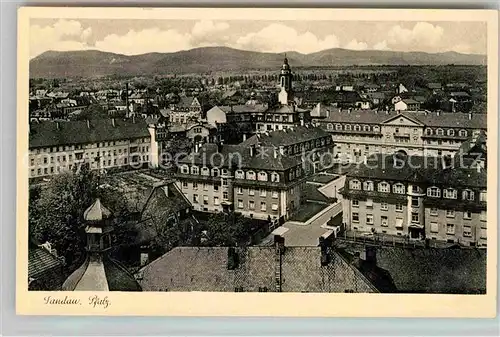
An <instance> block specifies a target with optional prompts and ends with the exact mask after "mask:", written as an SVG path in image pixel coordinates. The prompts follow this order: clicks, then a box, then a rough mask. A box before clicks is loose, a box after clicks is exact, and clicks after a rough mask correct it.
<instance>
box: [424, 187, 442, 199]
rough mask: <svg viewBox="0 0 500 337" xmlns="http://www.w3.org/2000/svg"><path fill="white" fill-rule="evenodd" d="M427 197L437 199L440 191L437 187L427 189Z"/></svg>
mask: <svg viewBox="0 0 500 337" xmlns="http://www.w3.org/2000/svg"><path fill="white" fill-rule="evenodd" d="M427 195H428V196H429V197H434V198H439V197H440V196H441V190H440V189H439V188H438V187H435V186H433V187H429V188H428V189H427Z"/></svg>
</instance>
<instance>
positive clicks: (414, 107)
mask: <svg viewBox="0 0 500 337" xmlns="http://www.w3.org/2000/svg"><path fill="white" fill-rule="evenodd" d="M419 109H420V103H419V102H417V101H415V100H414V99H411V98H405V99H403V100H401V101H398V102H397V103H395V104H394V110H396V111H406V110H408V111H418V110H419Z"/></svg>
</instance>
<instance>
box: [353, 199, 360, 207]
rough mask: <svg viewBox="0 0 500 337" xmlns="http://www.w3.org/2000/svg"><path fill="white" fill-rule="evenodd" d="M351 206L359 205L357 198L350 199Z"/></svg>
mask: <svg viewBox="0 0 500 337" xmlns="http://www.w3.org/2000/svg"><path fill="white" fill-rule="evenodd" d="M352 207H359V200H356V199H353V200H352Z"/></svg>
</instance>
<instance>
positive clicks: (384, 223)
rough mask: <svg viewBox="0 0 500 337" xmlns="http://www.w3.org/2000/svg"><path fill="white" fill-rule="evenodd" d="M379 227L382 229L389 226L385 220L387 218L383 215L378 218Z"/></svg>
mask: <svg viewBox="0 0 500 337" xmlns="http://www.w3.org/2000/svg"><path fill="white" fill-rule="evenodd" d="M380 225H381V226H382V227H388V226H389V220H388V219H387V217H386V216H385V215H383V216H381V217H380Z"/></svg>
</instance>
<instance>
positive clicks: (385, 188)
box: [378, 181, 389, 192]
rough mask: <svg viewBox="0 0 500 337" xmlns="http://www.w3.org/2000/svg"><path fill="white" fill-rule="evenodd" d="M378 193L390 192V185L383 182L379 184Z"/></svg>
mask: <svg viewBox="0 0 500 337" xmlns="http://www.w3.org/2000/svg"><path fill="white" fill-rule="evenodd" d="M378 191H379V192H389V184H388V183H386V182H385V181H384V182H381V183H379V184H378Z"/></svg>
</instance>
